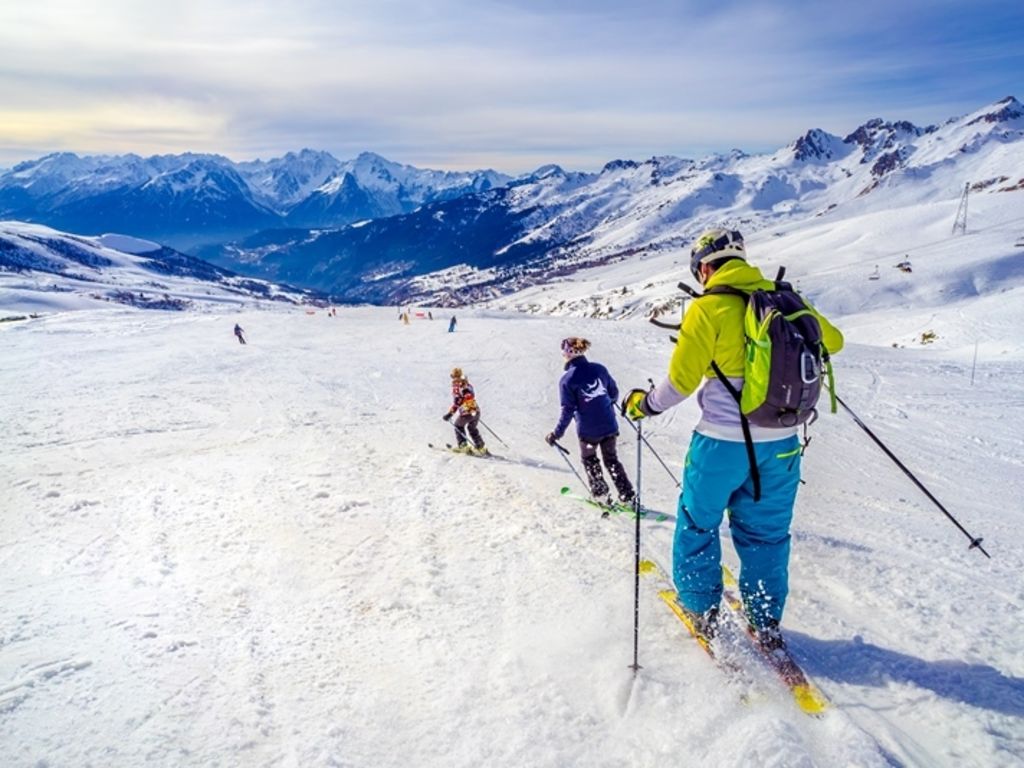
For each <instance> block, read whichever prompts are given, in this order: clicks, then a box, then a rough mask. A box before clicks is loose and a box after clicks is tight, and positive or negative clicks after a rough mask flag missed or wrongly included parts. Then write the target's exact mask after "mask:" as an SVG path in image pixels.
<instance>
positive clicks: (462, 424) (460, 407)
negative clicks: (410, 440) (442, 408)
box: [441, 368, 490, 456]
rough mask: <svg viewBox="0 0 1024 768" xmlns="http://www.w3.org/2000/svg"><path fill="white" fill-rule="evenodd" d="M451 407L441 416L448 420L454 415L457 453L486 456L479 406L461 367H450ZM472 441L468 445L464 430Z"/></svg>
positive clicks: (487, 452) (487, 453)
mask: <svg viewBox="0 0 1024 768" xmlns="http://www.w3.org/2000/svg"><path fill="white" fill-rule="evenodd" d="M451 379H452V407H451V408H449V409H448V413H446V414H445V415H444V416H442V417H441V418H442V419H444V420H445V421H450V420H451V418H452V416H455V422H454V423H453V425H452V426H454V427H455V450H456V451H458V452H459V453H476V455H478V456H487V455H489V453H490V452H489V451H488V450H487V446H485V445H484V439H483V438H482V437H481V436H480V429H479V427H477V424H479V423H480V406H478V405H477V403H476V393H475V392H474V391H473V385H472V384H470V383H469V379H467V378H466V377H465V376H464V375H463V373H462V369H461V368H452V372H451ZM456 414H458V415H456ZM467 431H468V432H469V437H470V439H471V440H472V441H473V444H472V445H470V444H469V443H468V442H467V440H466V432H467Z"/></svg>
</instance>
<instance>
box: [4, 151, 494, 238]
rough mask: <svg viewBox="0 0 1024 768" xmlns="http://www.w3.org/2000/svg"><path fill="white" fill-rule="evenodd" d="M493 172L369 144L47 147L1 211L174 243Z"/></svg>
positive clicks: (300, 222)
mask: <svg viewBox="0 0 1024 768" xmlns="http://www.w3.org/2000/svg"><path fill="white" fill-rule="evenodd" d="M508 180H509V177H507V176H505V175H503V174H499V173H497V172H495V171H475V172H470V173H459V172H452V171H433V170H421V169H418V168H413V167H412V166H407V165H401V164H399V163H394V162H391V161H389V160H386V159H384V158H383V157H380V156H379V155H375V154H373V153H370V152H365V153H363V154H361V155H359V156H358V157H356V158H355V159H352V160H348V161H344V162H342V161H340V160H338V159H337V158H335V157H334V156H332V155H331V154H329V153H327V152H316V151H313V150H309V149H305V150H302V151H301V152H298V153H291V152H289V153H288V154H286V155H285V156H284V157H280V158H275V159H273V160H267V161H262V160H255V161H250V162H242V163H235V162H232V161H231V160H229V159H228V158H226V157H222V156H220V155H200V154H191V153H188V154H183V155H158V156H154V157H148V158H143V157H140V156H138V155H118V156H87V157H79V156H78V155H75V154H72V153H67V152H64V153H58V154H51V155H46V156H45V157H41V158H39V159H37V160H31V161H27V162H24V163H20V164H19V165H16V166H15V167H14V168H12V169H10V170H9V171H6V172H4V173H0V218H7V219H15V220H20V221H25V222H34V223H40V224H45V225H47V226H51V227H56V228H58V229H62V230H66V231H71V232H76V233H80V234H86V235H97V234H102V233H104V232H111V231H114V232H124V233H127V234H130V235H132V236H135V237H142V238H150V239H154V240H159V241H161V242H164V243H167V244H169V245H172V246H174V247H178V248H189V247H193V246H195V245H197V244H201V243H216V242H223V241H225V240H229V239H231V238H234V237H240V236H246V235H250V234H253V233H255V232H258V231H260V230H264V229H270V228H274V227H339V226H344V225H345V224H349V223H352V222H355V221H360V220H364V219H369V218H376V217H380V216H393V215H396V214H400V213H407V212H409V211H412V210H414V209H416V208H417V207H419V206H421V205H423V204H424V203H429V202H434V201H439V200H447V199H451V198H453V197H457V196H459V195H462V194H465V193H467V192H477V191H482V190H486V189H489V188H491V187H494V186H501V185H502V184H504V183H506V182H507V181H508Z"/></svg>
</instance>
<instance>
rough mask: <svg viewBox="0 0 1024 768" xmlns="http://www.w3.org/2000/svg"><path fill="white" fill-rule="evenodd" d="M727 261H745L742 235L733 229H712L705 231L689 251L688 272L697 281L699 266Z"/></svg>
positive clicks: (745, 251) (698, 278)
mask: <svg viewBox="0 0 1024 768" xmlns="http://www.w3.org/2000/svg"><path fill="white" fill-rule="evenodd" d="M728 259H743V260H744V261H746V260H747V250H746V248H744V246H743V235H741V234H740V233H739V232H737V231H736V230H735V229H720V228H717V227H716V228H714V229H709V230H706V231H705V232H703V233H702V234H701V236H700V237H698V238H697V240H696V241H695V242H694V244H693V247H692V248H691V249H690V272H691V273H692V274H693V276H694V277H695V278H696V279H697V280H698V281H699V280H700V265H701V264H712V263H714V262H718V261H727V260H728Z"/></svg>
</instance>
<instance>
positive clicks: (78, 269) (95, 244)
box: [0, 221, 317, 317]
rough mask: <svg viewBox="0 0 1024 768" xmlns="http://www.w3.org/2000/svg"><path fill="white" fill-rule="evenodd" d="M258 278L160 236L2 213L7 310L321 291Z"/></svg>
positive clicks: (220, 300)
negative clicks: (64, 226) (84, 229)
mask: <svg viewBox="0 0 1024 768" xmlns="http://www.w3.org/2000/svg"><path fill="white" fill-rule="evenodd" d="M316 298H317V296H316V294H314V293H312V292H310V291H305V290H301V289H297V288H290V287H286V286H280V285H275V284H273V283H267V282H265V281H262V280H253V279H251V278H244V277H241V276H239V275H236V274H235V273H233V272H229V271H228V270H225V269H221V268H220V267H215V266H214V265H212V264H208V263H206V262H205V261H201V260H200V259H196V258H193V257H192V256H188V255H186V254H183V253H179V252H177V251H174V250H172V249H170V248H166V247H164V246H161V245H159V244H157V243H153V242H149V241H146V240H140V239H138V238H134V237H130V236H127V235H118V234H112V233H108V234H105V235H101V236H98V237H83V236H80V235H71V234H67V233H64V232H58V231H56V230H54V229H50V228H49V227H43V226H40V225H38V224H26V223H24V222H14V221H0V315H2V316H3V317H10V316H17V315H19V314H20V313H25V312H31V313H42V312H55V311H65V310H70V309H89V308H95V307H97V306H102V305H105V304H109V303H110V302H113V303H115V304H127V305H131V306H135V307H140V308H143V309H190V308H196V309H203V308H205V309H210V308H211V307H212V306H214V305H221V304H230V305H235V306H239V307H240V306H244V305H252V304H253V303H254V302H257V301H262V300H273V301H283V302H286V303H290V304H296V303H304V302H306V301H310V300H313V299H316Z"/></svg>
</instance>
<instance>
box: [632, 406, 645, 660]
mask: <svg viewBox="0 0 1024 768" xmlns="http://www.w3.org/2000/svg"><path fill="white" fill-rule="evenodd" d="M643 434H644V433H643V425H642V424H641V423H640V422H637V424H636V436H637V441H636V492H635V493H634V495H633V511H634V512H635V515H634V516H635V517H636V544H635V546H634V549H633V551H634V557H633V664H632V666H630V669H632V670H633V675H634V677H635V676H636V673H637V672H638V671H639V670H640V661H639V656H640V508H641V507H640V481H641V479H642V478H641V469H642V468H643V455H644V451H643Z"/></svg>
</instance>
